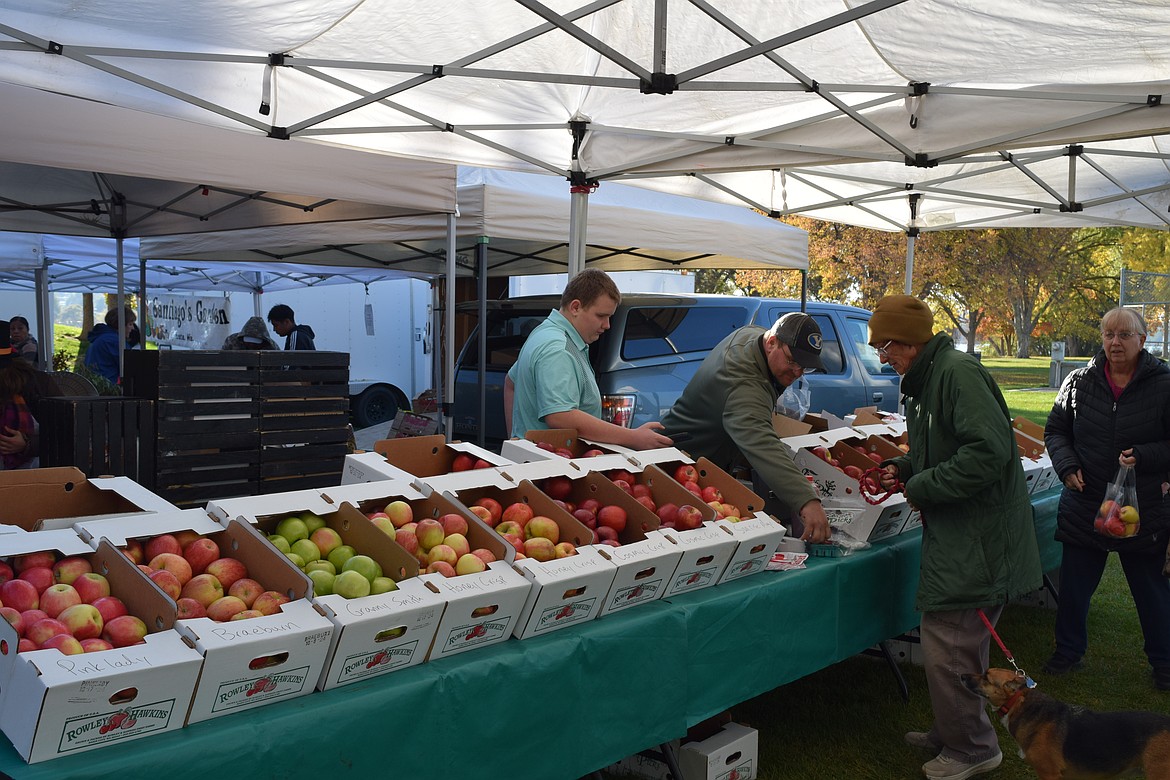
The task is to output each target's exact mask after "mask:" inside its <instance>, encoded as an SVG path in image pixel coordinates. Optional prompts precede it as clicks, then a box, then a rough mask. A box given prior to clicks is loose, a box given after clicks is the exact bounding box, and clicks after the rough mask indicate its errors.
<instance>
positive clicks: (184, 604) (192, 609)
mask: <svg viewBox="0 0 1170 780" xmlns="http://www.w3.org/2000/svg"><path fill="white" fill-rule="evenodd" d="M175 604H177V605H178V607H179V610H178V619H179V620H190V619H192V618H201V617H207V607H205V606H203V605H202V604H200V603H199V602H198V601H196V600H195V599H192V598H180V599H179V600H178V601H176V602H175Z"/></svg>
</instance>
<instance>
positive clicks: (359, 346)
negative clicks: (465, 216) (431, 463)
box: [232, 279, 433, 429]
mask: <svg viewBox="0 0 1170 780" xmlns="http://www.w3.org/2000/svg"><path fill="white" fill-rule="evenodd" d="M278 303H283V304H287V305H288V306H291V307H292V310H293V311H294V312H295V313H296V321H297V323H298V324H302V325H308V326H310V327H311V328H312V329H313V332H314V333H315V334H316V337H315V339H314V341H315V343H316V345H317V349H322V350H332V351H336V352H348V353H349V355H350V358H349V392H350V411H351V413H352V415H353V419H354V427H355V428H359V429H360V428H368V427H370V426H372V425H377V424H379V423H382V422H389V421H391V420H393V419H394V416H395V414H397V412H398V410H399V409H409V408H410V401H411V399H412V398H415V397H416V396H417V395H418V394H419V393H421V392H422V391H424V390H427V389H429V388H431V387H432V386H433V383H432V375H433V371H432V352H433V345H432V334H431V327H430V323H431V311H432V310H431V304H432V293H431V287H430V285H429V284H428V283H427V282H425V281H420V280H417V279H395V280H390V281H381V282H372V283H370V284H368V285H367V284H362V283H353V284H329V285H322V286H320V287H311V288H304V289H298V290H282V291H280V292H273V293H265V294H264V295H262V296H261V300H260V311H259V314H260V316H261V317H264V318H265V319H267V316H268V310H269V309H270V308H272V307H273V306H275V305H276V304H278ZM252 314H253V312H252V311H251V310H250V307H246V306H236V307H233V309H232V330H233V331H236V330H239V328H240V327H241V326H242V325H243V324H244V322H245V321H246V320H247V319H248V317H250V316H251V315H252ZM272 337H273V338H274V339H276V342H277V346H280V347H283V346H284V339H283V338H281V337H279V336H277V335H276V333H275V332H273V333H272Z"/></svg>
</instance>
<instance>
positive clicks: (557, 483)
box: [541, 476, 573, 501]
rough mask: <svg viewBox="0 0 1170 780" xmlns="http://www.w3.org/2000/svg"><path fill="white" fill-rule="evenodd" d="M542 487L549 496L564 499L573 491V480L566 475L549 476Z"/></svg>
mask: <svg viewBox="0 0 1170 780" xmlns="http://www.w3.org/2000/svg"><path fill="white" fill-rule="evenodd" d="M541 489H542V490H543V491H544V492H545V494H546V495H548V497H549V498H555V499H559V500H561V501H564V500H565V499H566V498H568V497H569V494H570V493H572V492H573V480H571V479H569V478H568V477H565V476H556V477H549V478H548V479H546V480H545V481H544V485H543V487H542V488H541Z"/></svg>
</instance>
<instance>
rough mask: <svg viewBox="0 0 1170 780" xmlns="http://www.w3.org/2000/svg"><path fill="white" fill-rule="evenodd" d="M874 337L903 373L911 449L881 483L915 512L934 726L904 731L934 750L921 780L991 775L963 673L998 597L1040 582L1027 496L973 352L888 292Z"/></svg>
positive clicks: (1002, 406) (981, 661)
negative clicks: (919, 535)
mask: <svg viewBox="0 0 1170 780" xmlns="http://www.w3.org/2000/svg"><path fill="white" fill-rule="evenodd" d="M869 344H870V346H871V347H873V348H874V350H876V351H877V354H878V358H879V359H880V360H881V362H882V363H888V364H889V365H890V366H892V367H893V369H894V371H896V372H897V373H898V375H899V376H901V377H902V386H901V390H902V396H903V399H904V402H905V406H906V429H907V432H908V434H909V444H910V452H909V453H908V454H906V455H903V456H901V457H898V458H894V459H893V460H891V461H887V462H886V463H884V464H882V468H883V471H882V472H881V477H880V481H881V484H882V487H883V488H885V489H887V490H890V489H893V488H896V487H897V485H898V483H903V484H904V488H903V490H904V492H905V496H906V501H907V502H908V503H909V504H910V505H911V506H912V507H914V508H916V509H918V510H919V511H920V512H922V563H921V570H920V572H919V576H918V592H917V597H916V604H915V606H916V608H917V609H918V611H920V612H921V613H922V623H921V626H920V633H921V641H922V652H923V667H924V669H925V671H926V686H927V692H928V693H929V695H930V706H931V710H932V713H933V715H934V723H933V724H932V725H931V727H930V729H929V730H928V731H911V732H909V733H907V734H906V735H905V740H906V743H907V744H909V745H910V746H912V747H916V748H921V749H923V750H929V751H930V752H932V753H936V754H937V755H936V756H935V757H934V758H932V759H931V760H930V761H927V762H926V763H925V764H923V765H922V772H923V774H924V775H926V777H928V778H935V779H937V780H943V779H946V778H949V779H950V780H961V779H962V778H967V777H973V776H975V775H980V774H984V773H986V772H990V771H992V770H993V769H995V768H996V767H997V766H999V764H1000V762H1001V761H1002V760H1003V753H1002V752H1001V751H1000V749H999V738H998V737H997V736H996V732H995V728H994V727H993V726H992V724H991V720H990V718H989V717H988V715H987V708H986V706H985V704H986V700H984V699H983V698H981V697H979V696H977V695H976V694H974V693H972V692H971V691H969V690H967V687H966V686H965V685H963V683H962V681H961V680H960V678H959V675H961V674H966V673H970V670H972V669H976V670H978V671H982V670H984V669H986V668H987V665H988V650H989V646H990V643H991V633H990V631H988V629H987V626H986V625H985V624H984V622H983V619H984V617H985V618H986V619H987V621H988V622H989V623H990V625H993V626H994V625H995V623H996V622H997V621H998V620H999V616H1000V614H1001V613H1002V612H1003V608H1004V605H1005V604H1006V603H1007V602H1008V601H1010V600H1011V599H1013V598H1017V597H1019V596H1023V595H1024V594H1026V593H1030V592H1032V591H1035V590H1038V589H1039V588H1040V585H1041V583H1042V579H1043V575H1042V572H1041V570H1040V552H1039V545H1038V543H1037V541H1036V529H1035V525H1034V523H1033V520H1032V504H1031V502H1030V500H1029V497H1028V488H1027V482H1026V481H1025V478H1024V470H1023V468H1022V467H1021V465H1020V456H1019V452H1018V450H1017V448H1016V440H1015V435H1014V434H1013V433H1012V422H1011V418H1010V417H1009V414H1008V408H1007V404H1006V403H1005V402H1004V399H1003V394H1002V393H1001V392H1000V390H999V387H998V386H997V385H996V384H995V380H994V379H992V377H991V375H990V374H989V373H988V372H987V369H985V368H984V367H983V365H982V364H981V363H980V362H979V361H978V360H977V359H975V357H974V356H972V355H968V354H966V353H965V352H959V351H958V350H956V349H955V343H954V341H952V340H951V337H950V336H948V335H947V334H946V333H937V334H936V333H934V315H933V314H932V313H931V311H930V308H929V307H928V306H927V305H926V304H925V303H924V302H922V301H921V300H919V299H918V298H915V297H914V296H912V295H888V296H886V297H885V298H882V299H881V300H880V301H879V302H878V305H877V306H876V307H875V308H874V311H873V316H872V317H871V318H870V320H869Z"/></svg>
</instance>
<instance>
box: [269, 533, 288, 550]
mask: <svg viewBox="0 0 1170 780" xmlns="http://www.w3.org/2000/svg"><path fill="white" fill-rule="evenodd" d="M268 541H270V542H272V546H273V547H275V548H276V549H278V550H280V551H281V552H282V553H287V552H289V550H291V549H292V548H291V545H289V543H288V539H285V538H284V537H283V536H281V535H280V534H269V535H268Z"/></svg>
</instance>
